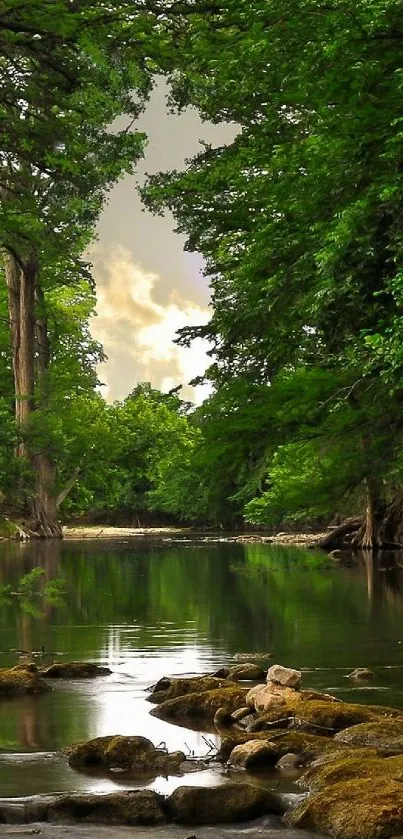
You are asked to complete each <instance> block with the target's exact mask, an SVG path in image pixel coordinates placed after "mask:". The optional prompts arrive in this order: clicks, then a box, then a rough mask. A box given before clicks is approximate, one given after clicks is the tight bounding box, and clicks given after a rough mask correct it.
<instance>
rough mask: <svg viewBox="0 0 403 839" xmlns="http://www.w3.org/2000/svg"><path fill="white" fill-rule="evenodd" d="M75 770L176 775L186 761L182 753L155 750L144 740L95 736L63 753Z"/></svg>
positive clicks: (142, 738)
mask: <svg viewBox="0 0 403 839" xmlns="http://www.w3.org/2000/svg"><path fill="white" fill-rule="evenodd" d="M64 753H65V754H67V755H68V761H69V765H70V766H72V767H73V768H74V769H83V768H88V767H99V766H103V767H105V769H107V770H111V769H121V770H123V771H125V772H131V773H134V774H135V773H139V774H142V773H144V774H154V775H157V774H159V773H161V774H164V775H168V774H177V773H178V772H179V770H180V766H181V765H182V764H183V763H184V762H185V761H186V757H185V755H184V754H183V752H173V753H170V754H169V753H166V752H163V751H161V750H159V749H156V748H155V746H154V744H153V743H152V742H151V741H150V740H147V738H146V737H123V736H121V735H116V736H114V737H96V738H95V739H94V740H88V741H87V742H85V743H78V744H76V745H74V746H69V747H68V748H67V749H65V750H64Z"/></svg>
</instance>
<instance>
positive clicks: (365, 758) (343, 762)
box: [300, 746, 403, 792]
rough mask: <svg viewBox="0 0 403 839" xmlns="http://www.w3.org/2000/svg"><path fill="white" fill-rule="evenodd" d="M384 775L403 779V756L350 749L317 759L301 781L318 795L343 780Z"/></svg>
mask: <svg viewBox="0 0 403 839" xmlns="http://www.w3.org/2000/svg"><path fill="white" fill-rule="evenodd" d="M381 776H385V777H388V778H389V779H393V780H396V781H397V780H399V778H402V777H403V756H402V755H397V756H396V757H388V758H384V757H380V756H379V755H378V753H377V752H376V750H375V749H353V748H348V746H346V747H345V748H341V749H340V750H339V751H334V752H329V753H328V754H327V755H326V754H325V755H324V756H322V758H319V759H318V760H315V761H314V762H313V763H312V764H311V765H310V767H309V769H308V770H307V771H306V772H304V774H303V775H302V777H301V778H300V783H301V784H302V785H303V786H308V787H309V789H310V790H313V791H315V792H316V791H317V790H320V789H325V788H327V787H328V786H330V785H331V784H337V783H339V782H340V781H349V780H350V779H352V780H354V779H355V778H375V777H377V778H380V777H381Z"/></svg>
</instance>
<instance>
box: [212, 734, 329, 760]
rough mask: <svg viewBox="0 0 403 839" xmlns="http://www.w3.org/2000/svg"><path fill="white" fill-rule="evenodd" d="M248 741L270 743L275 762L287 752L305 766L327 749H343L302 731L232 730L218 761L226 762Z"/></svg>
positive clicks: (219, 753) (225, 738)
mask: <svg viewBox="0 0 403 839" xmlns="http://www.w3.org/2000/svg"><path fill="white" fill-rule="evenodd" d="M250 740H259V741H263V742H267V741H270V748H271V749H272V751H273V757H274V758H275V762H276V761H277V760H279V759H280V758H281V757H283V756H284V755H286V754H288V753H289V752H293V754H296V755H298V757H299V759H300V761H301V763H302V764H306V763H309V761H311V760H315V759H316V758H317V757H319V756H320V755H322V754H324V753H325V752H326V751H327V750H328V749H334V750H336V751H342V750H343V747H342V746H340V745H337V744H335V743H334V740H333V739H332V738H330V737H323V736H317V735H315V734H308V733H306V732H304V731H294V730H290V731H284V729H280V728H279V729H273V730H272V731H270V732H267V731H258V732H250V733H249V732H246V731H245V732H244V731H238V730H236V729H232V730H231V733H230V734H229V735H228V736H227V737H224V738H223V739H222V741H221V747H220V750H219V752H218V755H217V757H218V759H219V760H221V761H224V762H226V761H227V760H228V759H229V756H230V754H231V752H232V750H233V749H234V748H235V747H236V746H239V745H241V744H243V743H247V742H249V741H250Z"/></svg>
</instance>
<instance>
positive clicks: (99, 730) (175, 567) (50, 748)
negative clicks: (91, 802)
mask: <svg viewBox="0 0 403 839" xmlns="http://www.w3.org/2000/svg"><path fill="white" fill-rule="evenodd" d="M36 567H41V568H43V569H44V572H45V573H44V575H43V580H44V581H45V580H52V579H56V578H62V580H63V590H64V594H63V597H62V601H61V602H59V603H56V604H53V605H52V603H50V602H48V601H43V600H42V599H41V598H40V597H36V598H31V599H28V600H24V598H21V597H17V596H13V597H11V598H9V599H7V598H3V600H1V602H0V666H1V667H5V666H11V665H13V664H16V663H17V662H18V660H19V652H18V651H22V650H27V651H41V650H42V649H44V651H45V653H44V661H45V662H47V661H49V660H50V659H53V658H55V659H56V660H66V661H67V660H92V661H96V662H99V663H104V664H107V665H108V666H109V667H110V669H111V670H112V675H110V676H107V677H103V678H100V679H95V680H90V681H69V682H58V683H56V684H54V685H53V691H52V692H51V693H49V694H46V695H43V696H38V697H33V698H29V697H28V698H21V699H13V700H2V701H0V797H2V798H4V797H19V796H27V795H33V794H37V793H41V794H42V793H53V792H61V791H66V790H92V791H99V792H107V791H110V790H112V789H116V788H120V789H122V788H125V782H124V780H123V779H119V777H116V778H105V777H102V776H98V777H97V776H96V775H94V774H92V775H84V774H82V773H78V772H74V771H73V770H72V769H70V768H69V767H68V766H67V762H66V759H65V758H64V757H62V756H60V755H59V754H58V753H57V752H58V750H59V749H61V748H62V747H64V746H66V745H68V744H70V743H74V742H78V741H81V740H87V739H89V738H92V737H96V736H102V735H107V734H126V735H135V734H141V735H143V736H146V737H149V738H150V739H151V740H152V741H153V742H154V744H155V745H159V744H161V743H163V744H165V745H166V747H167V748H168V749H169V750H170V751H172V750H175V749H182V750H183V751H184V752H185V754H186V755H189V756H194V757H205V756H207V757H208V756H209V755H211V754H212V753H213V752H214V748H215V747H216V746H217V745H218V738H217V736H216V735H215V734H214V733H211V732H199V731H193V730H190V729H188V728H186V729H185V728H181V727H179V726H175V725H171V724H168V723H165V722H163V721H161V720H158V719H156V718H155V717H151V716H150V713H149V711H150V709H151V707H152V706H151V705H150V703H149V702H148V701H147V695H148V694H147V688H148V687H150V686H151V685H152V684H154V683H155V682H156V681H157V680H158V679H159V678H160V677H161V676H163V675H179V674H180V675H183V674H190V673H197V674H201V673H208V672H213V671H214V670H216V669H217V668H218V667H220V666H222V665H224V664H226V663H228V662H230V661H231V660H233V658H234V656H236V654H238V653H247V652H250V653H253V652H255V653H256V652H266V653H268V652H270V653H272V659H270V661H271V662H278V663H281V664H284V665H288V666H292V667H297V668H299V669H302V670H303V671H304V687H313V688H317V689H320V690H327V691H329V692H332V693H334V694H336V695H338V696H340V697H341V698H344V699H347V700H349V701H357V702H367V703H371V704H375V703H379V704H385V705H393V706H398V707H403V573H402V572H400V571H399V570H394V571H391V570H385V566H384V564H383V559H382V558H380V559H379V560H378V561H376V562H374V561H372V560H371V559H370V558H369V557H366V558H365V557H361V558H357V559H356V560H355V561H354V562H352V563H351V564H350V565H349V566H348V567H341V566H339V565H335V564H334V563H333V562H332V561H331V560H329V558H328V557H327V556H326V555H324V554H321V553H319V552H316V551H308V550H302V549H298V548H286V547H273V546H268V545H261V544H239V543H231V544H228V543H225V542H218V543H212V542H211V541H210V540H206V541H205V540H203V539H202V538H200V539H196V538H195V539H194V540H181V539H176V540H173V539H171V538H169V537H165V538H160V539H159V540H155V539H148V538H133V539H131V540H128V541H113V542H112V541H105V542H102V541H98V540H94V541H83V542H69V541H66V542H65V543H59V542H56V543H48V544H46V543H38V544H14V543H3V545H1V547H0V587H2V586H6V585H10V586H11V588H12V590H13V591H14V590H17V589H18V581H19V579H20V578H21V576H22V575H24V574H26V573H27V572H29V571H30V570H31V569H32V568H36ZM39 661H41V659H39ZM361 666H365V667H370V668H371V669H372V670H373V671H374V673H375V679H374V680H373V681H372V682H371V683H369V684H367V685H361V686H360V685H357V684H354V683H352V682H351V681H350V680H349V679H347V678H346V676H347V674H348V673H349V672H350V671H351V670H352V669H353V668H355V667H361ZM228 777H229V776H228V773H227V771H226V770H222V769H213V768H209V769H207V770H205V771H200V772H196V773H192V774H190V775H188V776H185V779H184V778H168V779H165V778H161V777H160V778H144V779H143V780H142V781H141V783H139V784H138V786H147V787H148V788H152V789H156V790H157V791H159V792H162V793H168V792H170V791H171V790H172V789H173V788H174V787H175V786H177V785H179V784H183V783H189V784H195V783H200V784H206V785H210V784H212V783H223V782H226V781H228ZM231 777H233V778H234V780H236V776H234V775H232V776H231ZM242 780H245V775H243V776H242ZM254 782H258V783H264V784H266V785H267V784H269V785H271V786H273V787H276V788H278V787H279V786H280V787H281V788H282V789H286V790H289V791H292V790H293V788H294V787H293V784H292V782H291V781H283V782H280V781H279V780H278V778H274V777H271V778H270V776H263V777H261V778H258V777H256V776H254ZM127 786H130V787H132V786H133V783H131V784H128V785H127Z"/></svg>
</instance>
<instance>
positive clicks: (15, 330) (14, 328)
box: [4, 253, 37, 457]
mask: <svg viewBox="0 0 403 839" xmlns="http://www.w3.org/2000/svg"><path fill="white" fill-rule="evenodd" d="M4 268H5V276H6V283H7V292H8V305H9V316H10V330H11V346H12V356H13V375H14V392H15V418H16V422H17V426H18V427H19V428H20V429H21V430H22V431H23V430H24V428H25V427H26V426H27V424H28V421H29V417H30V415H31V412H32V410H33V399H34V381H35V281H36V271H37V268H36V263H35V261H34V260H33V259H30V260H28V261H27V263H26V264H24V265H23V264H22V263H19V262H18V261H17V259H16V257H15V256H12V255H11V254H10V253H6V254H5V256H4ZM17 455H18V456H20V457H24V456H26V455H27V449H26V444H25V443H24V442H21V443H20V444H19V446H18V449H17Z"/></svg>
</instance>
